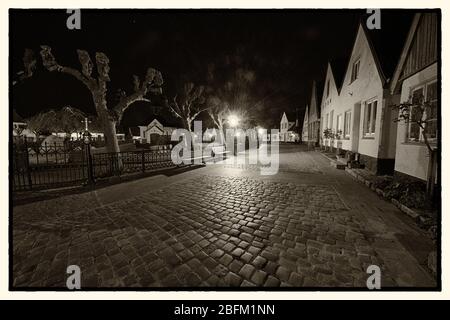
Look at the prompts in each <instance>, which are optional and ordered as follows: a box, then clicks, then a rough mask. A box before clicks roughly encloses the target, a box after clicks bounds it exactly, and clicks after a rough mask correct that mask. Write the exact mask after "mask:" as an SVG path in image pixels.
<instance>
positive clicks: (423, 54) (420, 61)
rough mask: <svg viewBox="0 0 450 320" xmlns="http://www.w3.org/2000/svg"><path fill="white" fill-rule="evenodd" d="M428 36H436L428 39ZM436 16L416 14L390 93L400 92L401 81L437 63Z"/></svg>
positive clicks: (433, 14) (434, 14) (432, 14)
mask: <svg viewBox="0 0 450 320" xmlns="http://www.w3.org/2000/svg"><path fill="white" fill-rule="evenodd" d="M430 34H434V35H436V36H435V37H430V36H429V35H430ZM437 34H438V15H437V14H436V13H417V14H416V15H415V16H414V20H413V22H412V25H411V28H410V30H409V33H408V37H407V39H406V42H405V45H404V47H403V51H402V54H401V56H400V59H399V62H398V64H397V67H396V69H395V72H394V76H393V80H392V82H391V86H390V90H391V93H398V92H399V91H400V87H401V86H400V83H401V82H402V80H404V79H406V78H408V77H410V76H412V75H414V74H415V73H417V72H419V71H421V70H423V69H424V68H426V67H428V66H429V65H431V64H433V63H435V62H436V61H437V57H438V56H437V54H438V46H437Z"/></svg>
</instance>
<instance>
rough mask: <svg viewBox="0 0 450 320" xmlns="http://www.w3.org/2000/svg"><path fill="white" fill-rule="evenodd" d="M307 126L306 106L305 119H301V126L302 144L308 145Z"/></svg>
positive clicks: (307, 107)
mask: <svg viewBox="0 0 450 320" xmlns="http://www.w3.org/2000/svg"><path fill="white" fill-rule="evenodd" d="M308 125H309V106H306V110H305V117H304V118H303V126H302V142H305V143H308V129H309V127H308Z"/></svg>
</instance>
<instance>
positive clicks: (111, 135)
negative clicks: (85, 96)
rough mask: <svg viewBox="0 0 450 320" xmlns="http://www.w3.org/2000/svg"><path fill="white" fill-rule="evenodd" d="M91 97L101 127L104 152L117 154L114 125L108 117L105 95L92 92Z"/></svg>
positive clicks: (118, 149) (117, 146)
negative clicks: (92, 97)
mask: <svg viewBox="0 0 450 320" xmlns="http://www.w3.org/2000/svg"><path fill="white" fill-rule="evenodd" d="M93 96H94V102H95V109H96V111H97V115H98V118H99V120H100V123H101V125H102V127H103V134H104V135H105V143H106V151H107V152H110V153H112V152H119V151H120V148H119V142H118V141H117V135H116V123H115V121H113V120H112V119H111V118H110V116H109V112H108V108H107V105H106V95H105V94H102V93H101V92H93Z"/></svg>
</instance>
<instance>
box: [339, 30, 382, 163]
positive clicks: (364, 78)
mask: <svg viewBox="0 0 450 320" xmlns="http://www.w3.org/2000/svg"><path fill="white" fill-rule="evenodd" d="M358 59H359V61H360V67H359V76H358V79H356V80H355V81H353V82H351V74H352V67H353V64H354V62H355V61H357V60H358ZM372 99H376V100H377V114H376V122H375V134H374V136H373V137H364V136H363V128H364V110H365V107H366V105H365V103H366V102H367V101H368V100H372ZM384 107H385V100H384V90H383V83H382V80H381V77H380V75H379V73H378V69H377V66H376V63H375V60H374V57H373V56H372V52H371V50H370V47H369V43H368V41H367V39H366V37H365V34H364V31H363V30H362V27H361V26H360V27H359V29H358V35H357V38H356V41H355V45H354V48H353V52H352V55H351V58H350V62H349V64H348V67H347V71H346V74H345V77H344V82H343V85H342V89H341V93H340V97H339V103H338V104H337V108H336V110H335V112H334V117H335V118H337V116H338V115H340V114H342V115H344V113H345V111H347V110H351V111H352V118H353V117H354V116H355V115H357V113H358V111H357V110H356V108H360V117H359V118H360V119H359V128H358V131H359V132H355V133H353V130H354V129H355V126H352V128H351V133H350V138H349V139H343V140H342V148H343V149H345V150H351V149H352V139H356V138H357V137H358V143H357V150H354V151H356V152H358V153H361V154H363V155H366V156H369V157H373V158H378V156H379V148H378V146H379V145H380V131H381V130H380V129H381V128H380V124H381V118H382V113H383V112H382V110H383V109H384ZM354 120H357V119H356V118H354ZM333 123H334V126H336V119H335V120H334V122H333ZM334 129H335V130H336V128H335V127H334Z"/></svg>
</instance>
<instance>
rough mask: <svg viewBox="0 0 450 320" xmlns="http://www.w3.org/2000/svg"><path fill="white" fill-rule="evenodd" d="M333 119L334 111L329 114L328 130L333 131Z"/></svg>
mask: <svg viewBox="0 0 450 320" xmlns="http://www.w3.org/2000/svg"><path fill="white" fill-rule="evenodd" d="M333 117H334V110H332V111H331V112H330V129H331V130H333Z"/></svg>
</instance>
